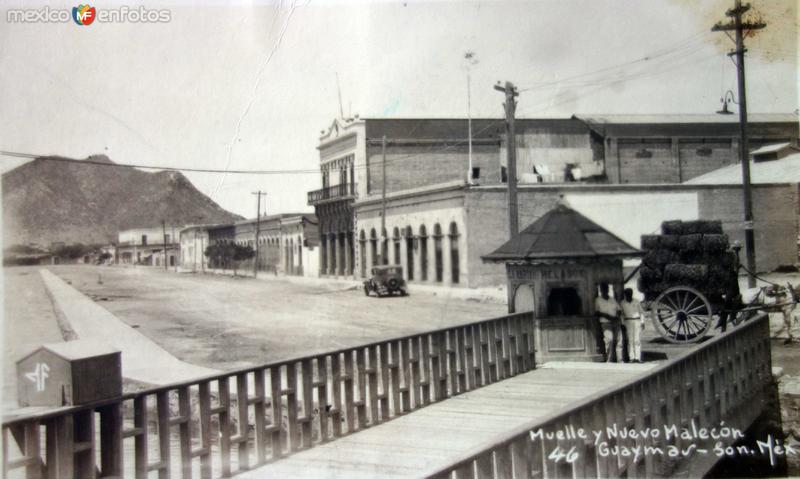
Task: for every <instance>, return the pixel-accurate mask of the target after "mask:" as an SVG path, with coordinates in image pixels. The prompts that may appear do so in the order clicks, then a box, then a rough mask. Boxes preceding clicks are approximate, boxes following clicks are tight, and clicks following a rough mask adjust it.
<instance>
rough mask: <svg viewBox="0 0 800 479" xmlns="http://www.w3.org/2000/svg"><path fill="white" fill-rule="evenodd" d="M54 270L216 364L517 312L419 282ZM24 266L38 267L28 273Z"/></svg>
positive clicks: (130, 320) (133, 321)
mask: <svg viewBox="0 0 800 479" xmlns="http://www.w3.org/2000/svg"><path fill="white" fill-rule="evenodd" d="M49 269H50V271H52V272H53V273H55V274H56V275H58V276H59V277H61V278H62V279H64V280H66V281H68V282H70V283H71V284H72V286H73V287H75V288H77V289H78V290H80V291H81V292H82V293H84V294H86V295H88V296H89V297H91V298H93V299H94V300H95V301H97V303H98V304H100V305H101V306H103V307H104V308H106V309H107V310H108V311H110V312H111V313H113V314H114V315H116V316H117V317H118V318H120V319H121V320H123V321H125V322H126V323H127V324H128V325H130V326H131V327H134V328H137V329H138V330H139V331H140V332H142V333H143V334H145V335H146V336H147V337H149V338H151V339H152V340H153V341H155V342H156V343H158V344H159V345H161V346H162V347H163V348H164V349H166V350H167V351H169V352H171V353H172V354H174V355H175V356H177V357H178V358H179V359H182V360H184V361H187V362H189V363H192V364H197V365H200V366H207V367H213V368H216V369H232V368H237V367H242V366H246V365H251V364H259V363H266V362H270V361H275V360H278V359H284V358H288V357H294V356H300V355H305V354H309V353H314V352H321V351H328V350H332V349H338V348H343V347H346V346H354V345H358V344H363V343H366V342H370V341H374V340H378V339H382V338H390V337H393V336H400V335H406V334H411V333H414V332H422V331H428V330H431V329H436V328H441V327H444V326H448V325H455V324H460V323H467V322H471V321H476V320H478V319H483V318H489V317H492V316H499V315H502V314H504V313H505V312H506V311H507V310H506V307H505V306H504V305H500V304H485V303H478V302H473V301H465V300H460V299H445V298H443V297H441V296H434V295H432V294H430V293H415V292H414V289H413V286H412V288H411V296H409V297H405V298H401V297H391V298H380V299H379V298H376V297H369V298H367V297H365V296H364V293H363V291H361V290H360V289H358V290H353V289H350V290H342V288H343V285H342V284H341V283H321V282H314V283H311V284H296V283H292V282H288V281H281V280H275V279H269V280H254V279H252V278H232V277H224V276H213V275H195V274H178V273H175V272H166V271H163V270H160V269H156V268H147V267H138V268H123V267H107V266H84V265H76V266H55V267H49ZM17 270H19V273H18V272H17ZM7 271H9V270H7ZM12 271H13V273H7V276H6V277H7V281H8V282H9V283H11V284H12V288H13V287H14V286H13V284H14V283H15V282H18V281H19V280H20V279H22V278H24V279H26V280H29V281H35V282H37V284H39V283H40V282H41V280H40V279H39V278H38V276H39V274H38V272H37V270H36V269H35V268H30V269H28V268H25V269H21V268H13V269H12ZM23 271H24V272H29V273H30V274H29V275H24V276H23V275H22V274H23ZM12 291H13V289H12ZM37 298H39V299H38V300H36V301H34V300H32V299H31V300H30V301H26V303H27V304H33V303H36V304H37V306H36V307H37V308H38V307H41V306H39V303H42V302H44V303H43V304H45V305H47V306H48V307H49V302H45V301H47V297H46V296H45V295H42V294H37ZM15 299H16V298H9V302H10V303H14V302H15ZM16 309H20V308H19V307H18V308H16ZM27 314H30V313H27ZM26 332H27V329H26ZM153 367H158V365H153Z"/></svg>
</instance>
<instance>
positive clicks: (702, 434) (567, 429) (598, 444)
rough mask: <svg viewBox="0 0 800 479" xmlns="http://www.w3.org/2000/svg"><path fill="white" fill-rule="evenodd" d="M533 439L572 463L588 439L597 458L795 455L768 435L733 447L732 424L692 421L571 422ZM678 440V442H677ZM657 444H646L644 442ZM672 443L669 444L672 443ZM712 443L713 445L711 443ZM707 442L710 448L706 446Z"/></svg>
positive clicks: (552, 457) (773, 459) (555, 458)
mask: <svg viewBox="0 0 800 479" xmlns="http://www.w3.org/2000/svg"><path fill="white" fill-rule="evenodd" d="M530 437H531V440H532V441H557V442H558V443H557V444H555V445H553V448H552V449H550V450H549V451H547V452H548V459H550V460H552V461H555V462H567V463H572V462H575V461H576V460H577V459H578V458H579V457H580V451H581V448H579V447H578V446H577V445H575V444H574V443H576V442H578V441H580V442H583V443H586V442H588V441H591V442H592V443H593V444H594V449H595V452H596V454H597V455H599V456H600V457H625V458H628V457H629V458H632V459H633V460H634V461H638V460H639V459H640V458H642V457H645V456H667V457H672V458H678V457H687V456H690V455H692V454H698V455H709V454H713V455H715V456H717V457H723V456H730V457H734V456H754V455H764V456H766V455H768V456H769V459H770V464H772V465H775V464H776V461H777V457H778V456H786V455H796V451H795V450H794V449H793V448H792V446H791V445H788V444H783V443H782V442H781V441H780V440H776V439H775V438H773V437H772V436H771V435H770V436H767V438H766V440H764V441H760V440H757V441H756V447H750V446H736V447H734V446H732V444H734V443H735V442H737V441H739V440H740V439H744V438H745V435H744V433H743V432H742V431H741V430H740V429H738V428H735V427H730V426H726V425H725V422H724V421H723V422H721V423H720V424H719V426H714V427H710V428H707V427H698V426H697V424H696V423H695V422H694V420H692V421H691V422H690V424H689V426H688V427H679V426H677V425H674V424H672V425H664V426H662V427H648V428H641V429H637V428H624V427H623V428H620V427H618V426H617V425H616V424H614V425H612V426H608V427H606V428H605V429H598V430H591V429H590V430H586V429H584V428H581V427H575V426H572V425H567V426H564V427H562V428H560V429H556V430H545V429H542V428H539V429H535V430H533V431H531V432H530ZM677 440H680V441H677ZM651 441H652V442H653V443H657V444H660V445H652V444H651V445H648V444H646V443H647V442H651ZM673 441H674V443H673V444H668V443H670V442H673ZM712 443H713V444H712ZM709 444H710V447H709V446H708V445H709Z"/></svg>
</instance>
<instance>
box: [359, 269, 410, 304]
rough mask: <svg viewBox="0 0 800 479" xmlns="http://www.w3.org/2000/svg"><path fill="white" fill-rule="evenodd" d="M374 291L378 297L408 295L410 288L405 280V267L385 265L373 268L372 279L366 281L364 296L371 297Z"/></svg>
mask: <svg viewBox="0 0 800 479" xmlns="http://www.w3.org/2000/svg"><path fill="white" fill-rule="evenodd" d="M370 291H374V292H375V294H376V295H378V297H381V296H389V295H392V294H395V293H398V294H399V295H400V296H407V295H408V287H407V286H406V281H405V280H404V279H403V267H402V266H400V265H384V266H375V267H374V268H372V277H371V278H370V279H368V280H367V281H364V294H366V295H367V296H369V293H370Z"/></svg>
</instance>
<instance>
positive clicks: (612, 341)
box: [594, 282, 622, 362]
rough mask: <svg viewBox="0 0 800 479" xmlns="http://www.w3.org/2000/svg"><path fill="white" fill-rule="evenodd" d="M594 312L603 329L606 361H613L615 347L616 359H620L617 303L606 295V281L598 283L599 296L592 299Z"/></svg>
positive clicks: (620, 346)
mask: <svg viewBox="0 0 800 479" xmlns="http://www.w3.org/2000/svg"><path fill="white" fill-rule="evenodd" d="M594 312H595V314H596V315H597V319H598V321H599V322H600V328H601V329H602V331H603V343H604V344H605V352H606V362H613V361H612V360H613V358H614V355H613V352H614V350H615V349H616V353H617V354H616V359H617V361H620V362H621V361H622V341H620V337H619V327H620V323H619V313H620V311H619V305H618V304H617V301H616V300H615V299H614V298H612V297H610V296H609V295H608V283H605V282H604V283H600V296H598V297H597V298H595V300H594Z"/></svg>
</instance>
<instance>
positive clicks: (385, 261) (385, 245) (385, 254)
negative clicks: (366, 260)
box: [381, 228, 389, 264]
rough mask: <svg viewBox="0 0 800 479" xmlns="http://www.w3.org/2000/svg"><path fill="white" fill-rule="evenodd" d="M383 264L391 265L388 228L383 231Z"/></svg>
mask: <svg viewBox="0 0 800 479" xmlns="http://www.w3.org/2000/svg"><path fill="white" fill-rule="evenodd" d="M381 264H389V237H388V235H387V234H386V228H383V230H382V231H381Z"/></svg>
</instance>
